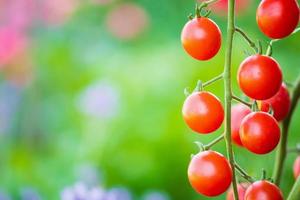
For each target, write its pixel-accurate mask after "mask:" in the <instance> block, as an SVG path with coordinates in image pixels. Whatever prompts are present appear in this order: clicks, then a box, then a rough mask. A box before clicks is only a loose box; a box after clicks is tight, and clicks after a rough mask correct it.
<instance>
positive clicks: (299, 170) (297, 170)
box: [294, 156, 300, 179]
mask: <svg viewBox="0 0 300 200" xmlns="http://www.w3.org/2000/svg"><path fill="white" fill-rule="evenodd" d="M299 175H300V156H298V157H297V158H296V160H295V162H294V177H295V179H297V178H298V176H299Z"/></svg>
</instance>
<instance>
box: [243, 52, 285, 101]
mask: <svg viewBox="0 0 300 200" xmlns="http://www.w3.org/2000/svg"><path fill="white" fill-rule="evenodd" d="M237 78H238V84H239V86H240V88H241V90H242V91H243V92H244V93H245V94H246V95H247V96H248V97H250V98H252V99H255V100H266V99H269V98H271V97H272V96H274V95H275V94H276V93H277V92H278V91H279V89H280V86H281V84H282V72H281V68H280V66H279V64H278V63H277V62H276V60H274V59H273V58H271V57H268V56H264V55H258V54H257V55H252V56H249V57H248V58H246V59H245V60H244V61H243V62H242V63H241V65H240V67H239V70H238V77H237Z"/></svg>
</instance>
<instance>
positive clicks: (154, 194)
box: [142, 191, 170, 200]
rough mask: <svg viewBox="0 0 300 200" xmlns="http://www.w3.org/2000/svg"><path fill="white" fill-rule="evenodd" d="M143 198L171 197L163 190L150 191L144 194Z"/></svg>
mask: <svg viewBox="0 0 300 200" xmlns="http://www.w3.org/2000/svg"><path fill="white" fill-rule="evenodd" d="M142 200H170V197H169V196H168V195H167V194H166V193H163V192H158V191H150V192H147V193H145V194H144V195H143V197H142Z"/></svg>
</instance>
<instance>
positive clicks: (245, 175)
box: [234, 163, 255, 183]
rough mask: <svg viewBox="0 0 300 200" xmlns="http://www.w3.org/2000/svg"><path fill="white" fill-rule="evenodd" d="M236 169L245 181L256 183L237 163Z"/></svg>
mask: <svg viewBox="0 0 300 200" xmlns="http://www.w3.org/2000/svg"><path fill="white" fill-rule="evenodd" d="M234 167H235V168H236V170H237V171H238V172H239V173H240V175H241V176H242V177H243V178H244V179H245V180H247V181H248V182H250V183H253V182H254V181H255V180H254V178H253V177H252V176H250V175H249V174H248V173H247V172H246V171H245V170H244V169H242V168H241V167H240V166H239V165H238V164H237V163H235V164H234Z"/></svg>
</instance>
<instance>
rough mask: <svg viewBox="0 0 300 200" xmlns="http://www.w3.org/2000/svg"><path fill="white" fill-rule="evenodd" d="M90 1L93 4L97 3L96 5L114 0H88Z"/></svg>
mask: <svg viewBox="0 0 300 200" xmlns="http://www.w3.org/2000/svg"><path fill="white" fill-rule="evenodd" d="M90 1H91V3H93V4H98V5H107V4H110V3H112V2H113V1H114V0H90Z"/></svg>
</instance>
